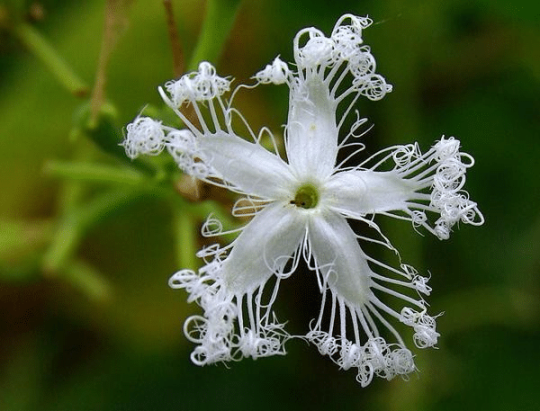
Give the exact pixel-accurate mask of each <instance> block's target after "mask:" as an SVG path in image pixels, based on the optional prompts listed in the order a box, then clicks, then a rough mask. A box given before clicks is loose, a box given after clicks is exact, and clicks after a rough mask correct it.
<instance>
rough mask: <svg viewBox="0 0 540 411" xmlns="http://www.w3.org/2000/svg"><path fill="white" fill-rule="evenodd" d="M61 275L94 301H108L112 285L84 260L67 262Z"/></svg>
mask: <svg viewBox="0 0 540 411" xmlns="http://www.w3.org/2000/svg"><path fill="white" fill-rule="evenodd" d="M61 276H62V278H64V279H65V280H66V281H67V282H69V283H70V284H71V285H72V286H73V287H75V288H77V289H78V290H80V291H82V292H83V293H84V294H85V295H86V296H87V297H88V298H90V299H92V300H94V301H98V302H102V301H107V300H108V299H109V297H110V294H111V285H110V284H109V282H108V281H107V279H106V278H105V277H104V276H103V275H102V274H101V273H100V272H99V271H97V270H96V269H95V268H93V267H92V266H90V265H88V264H87V263H85V262H83V261H79V260H75V261H71V262H69V263H68V264H66V265H65V266H64V267H63V270H62V272H61Z"/></svg>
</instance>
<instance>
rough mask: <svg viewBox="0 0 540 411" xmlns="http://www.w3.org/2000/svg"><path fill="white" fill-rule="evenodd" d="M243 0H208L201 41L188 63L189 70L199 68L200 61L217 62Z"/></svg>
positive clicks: (200, 36)
mask: <svg viewBox="0 0 540 411" xmlns="http://www.w3.org/2000/svg"><path fill="white" fill-rule="evenodd" d="M240 3H241V0H208V1H207V5H206V17H205V19H204V23H203V26H202V28H201V33H200V35H199V41H198V42H197V46H196V47H195V50H194V52H193V55H192V56H191V60H190V62H189V64H188V67H187V69H188V71H194V70H196V69H197V66H198V65H199V62H201V61H209V62H212V63H214V64H215V63H217V60H218V59H219V56H220V54H221V51H222V50H223V45H224V44H225V41H226V40H227V36H228V35H229V33H230V31H231V29H232V27H233V24H234V20H235V18H236V13H237V11H238V9H239V6H240Z"/></svg>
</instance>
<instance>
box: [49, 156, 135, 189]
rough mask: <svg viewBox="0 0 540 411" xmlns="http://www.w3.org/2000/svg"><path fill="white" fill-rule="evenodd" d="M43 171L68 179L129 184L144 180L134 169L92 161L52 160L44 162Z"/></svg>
mask: <svg viewBox="0 0 540 411" xmlns="http://www.w3.org/2000/svg"><path fill="white" fill-rule="evenodd" d="M45 172H47V173H49V174H52V175H54V176H56V177H62V178H66V179H70V180H81V181H94V182H104V183H116V184H125V185H131V186H133V185H139V184H141V183H142V182H143V181H144V176H143V175H142V174H141V173H139V172H138V171H136V170H134V169H131V168H126V167H115V166H107V165H103V164H94V163H72V162H68V161H56V160H53V161H49V162H47V163H46V165H45Z"/></svg>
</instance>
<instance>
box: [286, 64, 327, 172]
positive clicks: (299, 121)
mask: <svg viewBox="0 0 540 411" xmlns="http://www.w3.org/2000/svg"><path fill="white" fill-rule="evenodd" d="M307 76H308V79H307V80H304V79H298V82H296V83H294V84H292V85H291V93H290V103H289V119H288V124H287V142H286V149H287V157H288V160H289V164H290V165H291V167H292V168H293V169H294V170H295V171H296V173H297V177H299V178H302V179H305V178H306V177H310V178H314V179H320V180H323V179H325V178H327V177H328V176H330V175H331V174H332V172H333V170H334V166H335V164H336V156H337V151H338V128H337V124H336V103H335V101H334V100H333V99H332V98H331V97H330V91H329V89H328V85H327V84H326V83H324V82H323V80H322V79H321V78H319V77H318V75H316V74H313V73H311V72H308V73H307Z"/></svg>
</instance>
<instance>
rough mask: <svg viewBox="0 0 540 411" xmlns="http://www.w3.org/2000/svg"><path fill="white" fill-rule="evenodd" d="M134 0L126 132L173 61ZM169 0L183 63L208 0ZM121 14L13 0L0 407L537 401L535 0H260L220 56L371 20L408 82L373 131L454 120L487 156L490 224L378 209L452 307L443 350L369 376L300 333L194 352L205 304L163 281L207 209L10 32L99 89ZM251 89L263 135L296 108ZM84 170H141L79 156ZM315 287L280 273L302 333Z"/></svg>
mask: <svg viewBox="0 0 540 411" xmlns="http://www.w3.org/2000/svg"><path fill="white" fill-rule="evenodd" d="M128 3H130V2H120V1H117V2H112V4H116V6H115V7H125V11H126V13H125V14H123V13H120V14H119V15H120V16H124V17H122V18H121V19H120V20H119V21H116V24H117V28H118V27H120V28H121V30H120V31H121V33H120V34H121V35H119V36H118V42H117V44H116V47H114V48H112V47H111V54H110V64H109V66H108V71H107V75H106V91H107V97H108V101H109V102H110V104H109V107H112V108H114V112H113V111H112V109H111V111H110V112H109V116H108V117H106V118H107V121H106V126H108V127H109V128H111V127H112V128H113V129H115V132H116V133H117V135H118V136H121V133H122V131H121V130H122V127H123V126H124V125H125V124H127V123H128V122H129V121H131V120H132V119H133V118H134V117H135V116H136V115H137V114H138V113H139V112H140V110H141V109H143V107H144V106H145V105H146V104H150V105H153V106H155V107H161V103H160V98H159V95H158V93H157V91H156V88H157V86H158V85H160V84H163V83H164V82H165V81H167V80H168V79H170V78H172V77H173V76H174V74H173V58H172V53H171V47H170V42H169V37H168V33H167V25H166V16H165V12H164V7H163V5H162V2H161V1H150V0H137V1H133V2H131V3H130V4H128ZM218 3H223V4H224V5H226V6H227V4H230V5H231V7H232V6H234V3H235V1H232V0H222V1H220V2H218ZM172 5H173V7H174V12H175V16H176V26H177V29H178V32H179V35H180V41H181V44H182V48H183V51H184V58H185V60H186V61H189V57H190V55H191V53H193V50H194V48H195V44H196V43H197V38H198V33H199V31H200V30H201V25H202V24H203V21H204V18H205V5H206V3H205V2H204V1H202V0H173V1H172ZM127 6H129V7H127ZM106 9H107V7H106V3H105V2H104V1H90V0H82V1H77V2H73V1H66V0H42V1H36V2H31V1H28V2H25V1H14V0H12V1H9V2H0V59H1V60H0V187H1V194H0V409H1V410H6V411H14V410H17V411H19V410H20V411H25V410H40V411H60V410H124V409H125V410H128V409H129V410H188V411H191V410H193V411H197V410H216V409H235V410H277V409H279V410H327V409H331V410H341V409H348V410H395V411H398V410H403V411H405V410H407V411H410V410H414V411H420V410H437V411H446V410H448V411H449V410H473V409H480V410H505V411H506V410H520V411H536V410H538V409H540V394H539V392H538V387H539V386H540V376H539V374H538V370H539V366H540V354H539V348H538V347H540V303H539V291H540V277H539V274H540V208H539V204H540V183H539V177H538V176H539V171H538V170H539V160H538V159H539V158H540V2H537V1H534V0H530V1H526V0H516V1H514V0H506V1H505V0H474V1H470V0H445V1H439V0H418V1H416V0H411V1H398V0H364V1H361V0H342V1H334V2H328V1H326V0H295V1H290V0H252V1H250V0H245V1H244V2H242V3H241V4H240V7H239V9H238V12H237V14H236V18H235V20H234V25H233V28H232V31H231V32H230V34H229V35H228V36H227V41H226V42H225V43H224V46H223V50H222V53H221V55H220V57H219V59H216V61H214V62H215V63H216V64H217V66H218V69H219V72H220V73H221V74H222V75H230V76H233V77H235V78H236V79H237V80H239V81H244V80H246V79H248V78H249V77H250V76H251V75H253V74H254V73H255V72H257V71H258V70H260V69H261V68H262V67H264V65H265V64H267V63H268V62H270V61H271V60H272V59H273V58H274V57H275V56H276V55H278V54H279V55H281V56H282V58H283V59H284V60H289V61H290V58H291V56H292V38H293V36H294V34H295V33H296V32H297V31H298V30H299V29H300V28H303V27H306V26H316V27H319V28H321V29H322V30H323V31H325V32H327V33H328V32H329V31H330V30H331V29H332V27H333V24H334V22H335V21H336V19H337V18H338V17H339V16H340V15H341V14H343V13H345V12H351V13H355V14H358V15H369V16H370V17H371V18H372V19H373V20H374V24H373V26H372V27H370V28H369V29H368V30H366V31H365V36H364V38H365V41H366V43H367V44H369V45H371V47H372V51H373V54H374V55H375V57H376V59H377V63H378V72H379V73H381V74H383V75H384V76H385V77H386V78H387V80H388V81H389V82H390V83H391V84H393V86H394V92H393V93H391V94H390V95H388V96H387V97H386V99H385V100H383V101H380V102H362V103H360V104H359V109H360V110H361V114H362V115H364V116H367V117H369V119H370V121H371V122H372V123H374V124H375V127H374V129H373V130H372V132H371V133H370V134H369V135H368V136H366V137H365V138H366V140H365V142H366V144H368V146H370V147H374V148H377V147H384V146H387V145H389V144H405V143H410V142H413V141H418V142H419V143H420V145H421V146H422V147H423V148H424V149H427V148H428V147H429V146H430V145H431V144H432V143H433V141H434V140H436V139H438V138H440V136H441V135H443V134H444V135H447V136H449V135H455V136H456V137H457V138H459V139H460V140H461V142H462V146H463V148H464V151H466V152H469V153H471V154H472V155H473V156H474V157H475V159H476V165H475V166H474V168H473V169H472V170H471V171H470V173H469V174H468V181H467V189H468V191H469V193H470V194H471V198H472V199H473V200H475V201H477V202H478V204H479V206H480V209H481V210H482V211H483V213H484V215H485V218H486V223H485V225H484V226H482V227H480V228H477V227H471V226H464V227H462V228H461V229H460V230H457V231H455V232H454V233H453V236H452V238H451V239H450V240H448V241H445V242H440V241H438V240H437V239H435V238H433V237H432V236H429V235H426V236H424V237H421V236H419V235H418V234H417V233H415V232H414V231H413V230H411V228H410V224H406V223H403V224H400V222H398V221H388V222H387V221H384V222H383V224H384V226H385V229H386V230H387V232H388V235H389V236H390V238H391V239H392V240H393V242H394V243H395V245H396V246H397V247H398V248H399V249H400V250H401V253H402V257H403V258H404V260H405V261H407V262H408V263H410V264H412V265H414V266H415V267H417V268H418V269H419V270H420V271H421V272H424V273H425V272H430V273H432V280H431V285H432V286H433V289H434V291H433V293H432V296H431V297H430V298H429V302H430V304H431V312H433V313H436V312H443V311H444V313H445V314H444V315H443V316H442V317H440V318H439V325H438V330H439V331H440V332H441V334H442V337H441V339H440V344H439V349H437V350H427V351H422V350H416V351H415V353H416V355H417V365H418V367H419V372H418V373H417V374H414V375H412V376H411V378H410V380H409V381H403V380H401V379H399V378H397V379H395V380H393V381H391V382H388V381H385V380H381V379H376V380H375V381H374V382H373V383H372V384H371V385H370V386H369V387H368V388H365V389H362V388H361V387H360V386H359V385H358V384H357V383H356V382H355V379H354V376H355V375H354V372H345V371H340V370H338V369H337V367H335V366H334V364H332V363H331V362H330V361H329V360H327V359H325V358H322V357H321V356H320V355H319V354H318V352H317V350H316V349H315V348H314V347H309V346H308V345H307V344H305V343H302V342H300V341H298V342H292V343H290V344H289V346H288V350H289V354H288V355H287V356H285V357H272V358H268V359H261V360H258V361H251V360H244V361H242V362H240V363H233V364H231V365H230V366H229V367H225V366H216V367H214V366H211V367H205V368H198V367H196V366H194V365H193V364H191V363H190V361H189V353H190V351H191V348H192V347H191V345H190V343H188V342H187V341H186V339H185V338H184V337H183V335H182V329H181V326H182V321H183V320H184V319H185V318H186V317H187V316H188V315H189V314H190V313H193V312H196V311H197V307H195V306H190V305H188V304H187V303H186V301H185V300H186V295H185V294H184V293H183V292H182V291H173V290H171V289H169V288H168V286H167V281H168V278H169V276H170V275H171V274H172V273H173V272H175V271H176V270H177V269H178V268H180V267H179V264H180V263H179V257H178V254H182V252H181V251H180V252H179V251H178V250H179V248H180V249H181V248H182V241H181V240H182V235H186V236H188V237H189V235H190V234H189V232H188V231H190V230H191V231H193V227H192V226H193V222H194V221H193V219H191V220H189V221H187V222H184V223H182V219H181V218H180V219H179V218H178V210H175V209H174V208H175V206H174V204H176V203H175V202H174V201H171V200H170V198H169V197H170V194H164V195H158V194H156V192H155V191H152V190H150V191H149V192H145V191H144V190H142V191H141V190H138V191H137V190H135V189H133V186H134V183H133V184H132V185H130V184H129V182H130V181H131V180H130V178H129V176H130V175H131V174H130V173H131V172H132V171H133V170H135V169H136V167H135V165H130V164H128V163H123V162H122V160H121V159H119V158H117V157H115V156H114V155H111V154H110V153H106V152H105V151H106V150H103V149H102V148H100V147H99V144H96V141H98V140H99V135H100V133H105V134H106V135H111V131H110V130H109V131H108V133H109V134H107V132H104V131H103V130H102V129H99V130H97V132H96V131H95V130H94V131H93V132H92V131H88V129H86V130H83V131H82V132H81V128H83V129H84V126H81V124H83V123H82V122H81V116H83V117H84V115H83V114H81V113H84V112H85V107H87V106H88V101H89V94H86V95H84V93H75V94H79V95H74V93H72V92H69V91H68V90H66V88H65V87H64V86H63V85H62V84H61V83H60V82H59V81H58V79H57V76H56V74H55V73H54V72H53V71H54V70H53V71H51V70H50V69H49V68H48V67H47V65H46V64H44V63H43V60H42V59H40V58H39V56H36V54H35V53H34V52H32V50H31V48H29V47H28V45H27V44H25V42H24V41H22V40H21V37H20V33H18V32H16V29H15V27H17V24H19V23H20V22H21V21H23V22H25V23H26V24H29V25H30V26H31V27H33V28H34V29H35V30H36V31H37V32H38V33H40V34H41V35H42V36H43V38H45V39H46V41H47V42H48V44H50V45H51V46H52V47H53V48H54V49H55V50H56V51H57V52H58V54H59V55H61V56H62V58H63V59H64V61H65V62H66V63H67V64H68V65H69V66H70V67H71V68H72V70H73V71H74V72H75V73H77V75H78V76H79V77H80V79H82V81H83V82H84V83H86V84H87V85H88V86H89V87H90V88H91V87H92V86H93V84H94V82H95V78H96V67H97V66H98V62H99V56H100V48H101V46H102V39H103V27H104V16H105V14H106ZM13 10H16V11H15V12H14V11H13ZM109 40H110V39H109ZM216 41H217V40H216ZM237 103H238V106H239V107H240V108H241V110H242V111H243V113H244V115H245V116H246V117H247V118H248V119H249V120H250V122H251V124H252V125H253V127H254V128H255V129H256V128H259V127H261V126H263V125H266V126H269V127H271V128H272V129H273V130H275V131H276V132H279V130H280V125H281V124H282V123H284V121H285V119H286V110H287V100H286V91H285V90H281V89H279V88H278V89H277V90H274V89H273V88H272V87H268V88H261V89H259V90H257V91H255V92H250V93H242V95H241V96H239V97H238V99H237ZM104 127H105V126H104ZM105 128H106V127H105ZM92 133H93V134H92ZM112 133H113V134H114V132H112ZM96 135H97V137H96ZM89 137H91V138H89ZM92 138H94V140H92ZM119 138H120V137H119ZM119 141H120V140H118V142H119ZM111 150H112V151H114V149H111ZM89 163H92V164H100V165H102V166H103V167H105V166H110V167H120V168H121V169H122V170H123V172H124V173H125V175H123V174H122V176H121V177H118V180H119V181H114V178H111V176H110V175H107V173H105V174H104V177H103V178H102V179H101V180H100V179H99V178H97V177H96V175H95V173H94V174H93V177H92V178H90V177H89V176H88V175H86V177H85V174H84V173H83V172H81V169H80V168H77V167H75V168H73V169H72V170H71V171H70V165H73V164H75V165H77V164H79V165H84V164H89ZM73 170H78V171H77V172H74V171H73ZM141 170H142V168H141ZM105 171H107V169H105ZM70 173H71V174H70ZM90 174H91V173H90ZM126 176H127V177H126ZM163 184H164V185H167V182H165V183H163ZM168 196H169V197H168ZM109 200H110V201H109ZM108 201H109V202H108ZM171 204H173V206H172V207H171ZM182 204H183V203H182ZM192 205H193V207H194V208H197V209H198V208H201V207H204V206H202V205H201V204H200V203H193V204H192ZM178 207H180V208H181V204H180V205H179V206H178ZM195 214H196V212H195ZM195 222H196V221H195ZM195 225H196V224H195ZM179 238H180V240H179ZM179 244H180V245H179ZM58 255H60V257H58ZM55 256H56V257H58V258H56V259H55ZM180 257H181V256H180ZM180 260H181V258H180ZM304 274H305V275H304ZM314 284H315V283H314V279H313V278H312V276H309V275H308V274H307V273H299V274H298V275H297V277H296V278H294V279H291V284H290V285H288V286H284V287H285V290H284V292H283V298H282V301H281V302H280V304H281V309H282V310H283V312H284V315H281V316H280V318H281V319H289V320H290V321H289V323H290V325H291V327H292V328H293V329H294V328H295V327H297V328H298V329H302V327H304V329H305V327H307V320H308V319H309V318H310V316H312V315H313V312H310V311H309V310H312V309H313V307H316V303H313V301H314V296H313V295H311V294H310V293H313V290H314ZM315 297H316V296H315ZM314 304H315V305H314ZM409 337H410V336H409Z"/></svg>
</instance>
